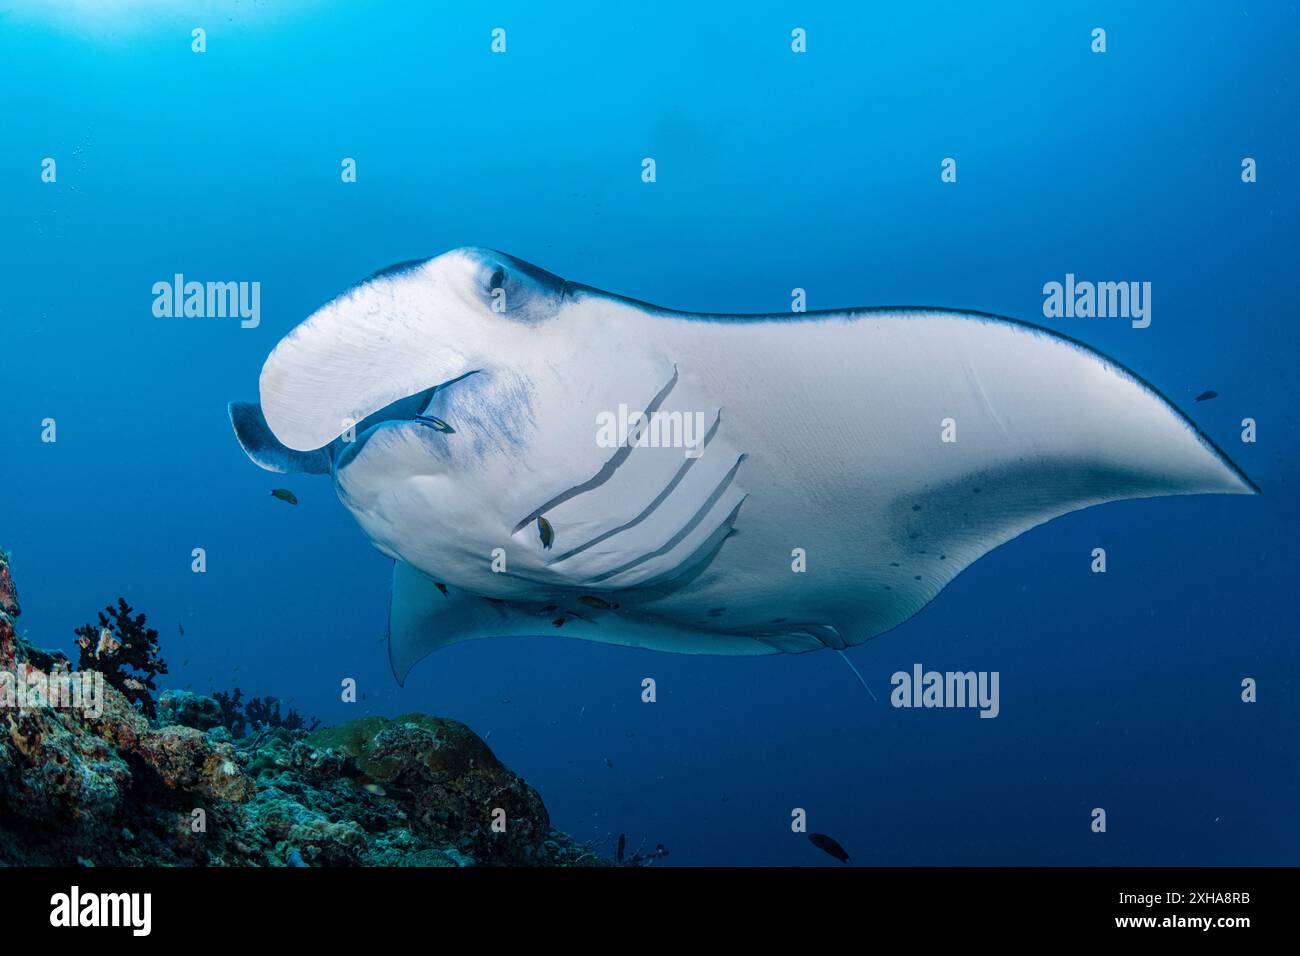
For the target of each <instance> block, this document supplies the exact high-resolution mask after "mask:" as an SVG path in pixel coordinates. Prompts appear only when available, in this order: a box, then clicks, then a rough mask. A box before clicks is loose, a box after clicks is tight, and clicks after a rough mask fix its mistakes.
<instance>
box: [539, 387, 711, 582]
mask: <svg viewBox="0 0 1300 956" xmlns="http://www.w3.org/2000/svg"><path fill="white" fill-rule="evenodd" d="M720 424H722V412H721V410H719V412H718V414H717V415H715V416H714V419H713V424H712V425H711V426H710V427H709V430H708V431H707V432H706V433H705V435H704V440H703V441H702V442H701V443H700V454H699V455H696V456H695V457H693V458H687V459H686V460H685V462H683V463H682V466H681V467H680V468H678V469H677V473H676V474H674V475H673V477H672V479H671V480H670V481H669V482H668V485H667V486H666V487H665V488H664V489H663V490H662V491H661V492H659V494H658V495H656V496H655V499H654V500H653V501H651V502H650V504H648V505H646V506H645V508H644V509H642V511H641V513H640V514H638V515H637V516H636V517H635V518H633V519H632V520H631V521H626V522H624V523H623V524H621V525H619V526H618V527H617V528H610V529H609V530H608V531H604V532H602V533H600V534H598V535H596V537H594V538H592V539H591V540H590V541H587V542H585V543H583V544H580V545H578V546H577V547H576V548H573V549H571V550H569V551H566V552H565V553H564V554H562V555H560V556H559V557H557V558H555V559H554V560H553V561H548V562H547V563H548V564H552V565H555V564H559V563H560V562H561V561H567V560H568V559H569V558H572V557H573V556H574V555H578V554H581V553H582V552H584V551H586V550H587V549H588V548H591V547H594V546H595V545H598V544H600V543H601V542H602V541H608V540H609V539H610V538H612V537H613V536H614V535H616V534H618V533H619V532H621V531H627V530H628V529H629V528H633V527H635V526H636V525H638V524H640V523H641V522H642V521H644V520H645V519H646V518H648V517H649V516H650V515H651V514H652V513H654V511H655V509H656V508H658V507H659V506H660V505H661V504H663V503H664V502H665V501H667V500H668V496H669V495H671V494H672V493H673V491H674V490H676V488H677V486H678V485H680V484H681V483H682V479H683V478H685V477H686V473H687V472H688V471H690V469H691V466H692V465H694V464H695V463H696V462H697V461H699V460H700V457H701V456H702V455H703V454H704V452H705V451H707V450H708V447H709V442H711V441H712V440H713V436H714V435H716V434H717V433H718V426H719V425H720Z"/></svg>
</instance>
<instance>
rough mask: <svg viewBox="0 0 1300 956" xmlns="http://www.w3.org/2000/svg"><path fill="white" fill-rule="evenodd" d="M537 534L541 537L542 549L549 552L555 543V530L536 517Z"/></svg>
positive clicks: (541, 518)
mask: <svg viewBox="0 0 1300 956" xmlns="http://www.w3.org/2000/svg"><path fill="white" fill-rule="evenodd" d="M537 533H538V534H539V535H541V538H542V547H543V548H545V549H546V550H548V551H549V550H550V549H551V545H552V544H554V543H555V529H554V528H552V527H551V523H550V522H549V521H547V520H546V519H545V518H543V517H542V516H541V515H538V516H537Z"/></svg>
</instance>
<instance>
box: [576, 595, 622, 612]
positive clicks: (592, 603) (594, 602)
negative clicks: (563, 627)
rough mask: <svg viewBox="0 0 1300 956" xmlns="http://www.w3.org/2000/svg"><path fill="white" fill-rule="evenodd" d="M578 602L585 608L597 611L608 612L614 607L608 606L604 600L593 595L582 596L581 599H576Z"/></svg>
mask: <svg viewBox="0 0 1300 956" xmlns="http://www.w3.org/2000/svg"><path fill="white" fill-rule="evenodd" d="M578 600H579V601H581V602H582V603H583V604H585V605H587V607H594V608H595V609H596V610H597V611H608V610H609V609H610V608H612V607H614V606H615V605H613V604H610V603H609V602H608V601H606V600H605V599H604V598H598V597H596V596H595V595H594V594H584V595H583V596H582V597H580V598H578Z"/></svg>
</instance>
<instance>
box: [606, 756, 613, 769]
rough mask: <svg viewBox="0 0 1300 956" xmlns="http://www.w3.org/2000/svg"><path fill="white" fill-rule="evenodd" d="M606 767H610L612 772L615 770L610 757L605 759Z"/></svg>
mask: <svg viewBox="0 0 1300 956" xmlns="http://www.w3.org/2000/svg"><path fill="white" fill-rule="evenodd" d="M605 766H606V767H608V768H609V769H610V770H613V769H614V761H612V760H610V759H609V758H608V757H606V758H605Z"/></svg>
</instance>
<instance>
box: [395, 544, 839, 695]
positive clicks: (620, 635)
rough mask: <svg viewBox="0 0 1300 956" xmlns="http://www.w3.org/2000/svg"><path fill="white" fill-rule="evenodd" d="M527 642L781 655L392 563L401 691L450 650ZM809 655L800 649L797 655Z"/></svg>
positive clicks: (748, 640)
mask: <svg viewBox="0 0 1300 956" xmlns="http://www.w3.org/2000/svg"><path fill="white" fill-rule="evenodd" d="M552 601H553V602H554V603H552ZM525 636H532V637H541V636H545V637H565V638H577V639H579V640H589V641H600V642H602V643H606V644H622V645H624V646H626V647H643V648H647V649H650V650H658V651H672V652H675V653H679V654H749V655H753V654H774V653H777V652H779V651H781V650H783V649H785V648H783V647H781V646H779V644H777V643H775V642H773V641H758V640H754V639H753V638H752V637H751V636H749V635H747V634H727V633H712V632H707V631H703V630H698V629H695V628H691V627H688V626H683V625H680V624H674V623H672V622H668V621H663V620H657V619H654V618H650V617H637V616H634V615H624V614H621V613H618V612H617V611H616V610H614V609H613V608H612V606H611V607H609V608H593V606H592V605H590V604H585V603H583V602H582V600H581V597H580V596H579V595H578V594H576V593H573V592H570V596H569V597H568V598H564V597H556V598H554V599H546V600H542V599H539V600H537V601H532V602H527V603H517V602H513V601H503V600H497V599H494V598H488V597H483V596H482V595H479V594H474V593H472V592H469V591H464V590H461V589H459V588H455V587H452V586H450V585H440V583H439V582H437V581H435V580H433V579H432V578H430V577H428V576H427V575H424V574H422V573H421V572H419V571H417V570H416V569H415V568H413V567H411V566H410V565H409V564H406V563H405V562H403V561H397V562H395V563H394V565H393V595H392V605H391V607H390V609H389V614H388V660H389V664H390V665H391V666H392V669H393V676H394V677H395V678H397V682H398V683H399V684H404V683H405V682H406V677H407V675H408V674H409V673H410V672H411V668H412V667H414V666H415V665H416V664H417V663H419V661H420V660H421V659H422V658H424V657H427V656H428V655H429V654H432V653H433V652H434V651H436V650H438V649H440V648H443V647H447V646H448V645H450V644H459V643H460V642H461V641H469V640H475V639H478V638H485V637H525ZM819 639H821V638H819ZM822 640H824V639H822ZM819 646H821V645H819ZM807 649H809V648H808V646H806V645H805V646H800V647H799V650H807Z"/></svg>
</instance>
